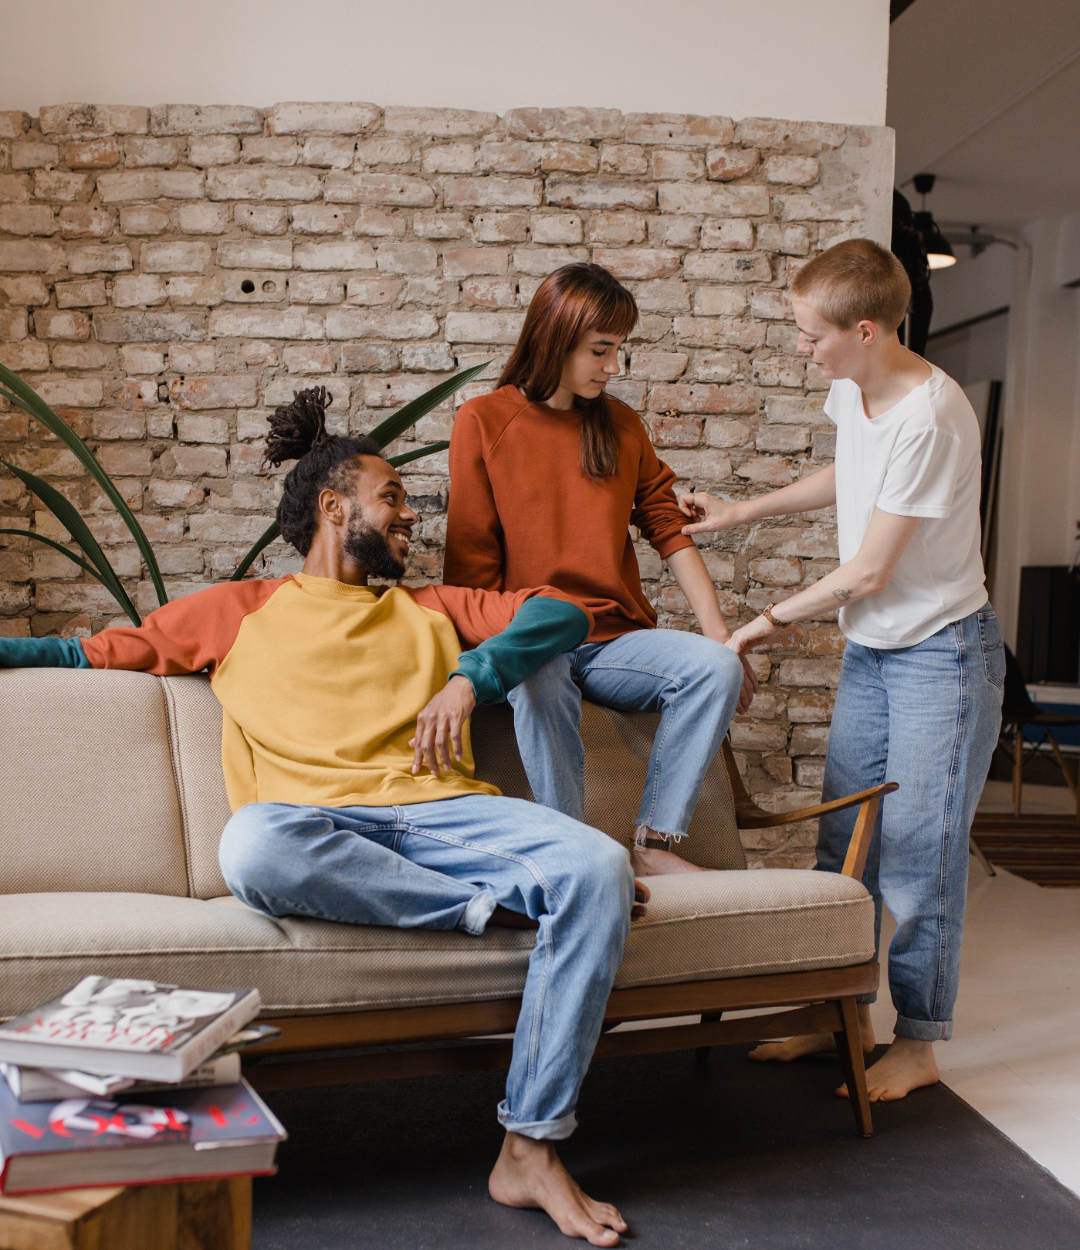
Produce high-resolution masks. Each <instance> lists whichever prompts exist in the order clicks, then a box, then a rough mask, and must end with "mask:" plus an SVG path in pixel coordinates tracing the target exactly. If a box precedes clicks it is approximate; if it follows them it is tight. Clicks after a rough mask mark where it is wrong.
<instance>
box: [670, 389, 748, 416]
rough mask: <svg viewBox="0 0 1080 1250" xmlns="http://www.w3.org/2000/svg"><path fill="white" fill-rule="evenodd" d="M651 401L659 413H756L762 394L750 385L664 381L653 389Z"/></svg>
mask: <svg viewBox="0 0 1080 1250" xmlns="http://www.w3.org/2000/svg"><path fill="white" fill-rule="evenodd" d="M651 404H652V407H653V408H654V409H655V410H656V411H657V412H668V411H671V412H700V413H714V412H736V413H742V412H756V411H757V405H758V397H757V391H756V390H755V389H754V388H753V387H750V386H718V385H714V384H711V383H688V382H674V383H669V382H662V383H657V384H656V385H655V386H654V387H653V388H652V398H651Z"/></svg>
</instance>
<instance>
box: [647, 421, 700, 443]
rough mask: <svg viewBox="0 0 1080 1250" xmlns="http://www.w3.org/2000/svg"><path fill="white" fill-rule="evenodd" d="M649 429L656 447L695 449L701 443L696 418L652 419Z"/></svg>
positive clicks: (698, 422)
mask: <svg viewBox="0 0 1080 1250" xmlns="http://www.w3.org/2000/svg"><path fill="white" fill-rule="evenodd" d="M649 428H650V430H651V432H652V441H653V443H654V444H655V445H656V446H657V447H696V446H697V445H698V443H700V442H701V421H700V420H698V418H696V417H654V418H653V419H652V421H651V422H650V423H649Z"/></svg>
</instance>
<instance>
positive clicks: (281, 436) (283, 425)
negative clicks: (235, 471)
mask: <svg viewBox="0 0 1080 1250" xmlns="http://www.w3.org/2000/svg"><path fill="white" fill-rule="evenodd" d="M333 402H334V397H333V395H331V394H330V392H329V391H328V390H327V389H326V387H325V386H311V387H308V389H307V390H304V391H294V392H293V400H292V403H291V404H279V405H278V407H277V408H276V409H275V411H274V415H273V416H272V417H271V418H270V433H269V434H268V435H267V438H266V458H267V460H269V461H270V463H271V464H272V465H279V464H282V463H283V462H284V461H286V460H299V459H300V457H301V456H302V455H304V454H305V452H308V451H310V450H311V448H312V447H314V446H315V445H316V443H321V442H323V441H324V440H325V439H326V438H327V437H328V435H327V433H326V410H327V408H329V407H330V405H331V404H332V403H333Z"/></svg>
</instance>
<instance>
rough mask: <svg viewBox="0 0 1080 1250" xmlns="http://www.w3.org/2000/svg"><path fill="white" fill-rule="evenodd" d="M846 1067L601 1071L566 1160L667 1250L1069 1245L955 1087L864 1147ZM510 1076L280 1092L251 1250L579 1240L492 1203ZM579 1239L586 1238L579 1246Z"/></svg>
mask: <svg viewBox="0 0 1080 1250" xmlns="http://www.w3.org/2000/svg"><path fill="white" fill-rule="evenodd" d="M837 1084H839V1070H838V1067H837V1064H836V1062H835V1060H827V1059H824V1058H823V1059H814V1060H806V1061H803V1062H801V1063H797V1064H790V1065H782V1066H781V1065H775V1066H774V1065H771V1064H769V1065H765V1064H754V1063H750V1062H749V1061H748V1060H747V1059H746V1058H745V1048H743V1047H739V1048H725V1049H717V1050H714V1051H713V1052H712V1056H711V1058H710V1062H709V1065H708V1068H707V1069H706V1070H705V1071H702V1070H700V1069H699V1068H698V1067H697V1066H696V1064H695V1061H694V1056H693V1055H692V1054H674V1055H648V1056H643V1057H635V1058H632V1059H609V1060H605V1061H602V1062H598V1063H596V1064H595V1065H594V1067H593V1070H592V1072H591V1073H590V1074H589V1078H588V1080H587V1081H586V1084H585V1089H584V1092H583V1096H582V1101H581V1106H580V1107H579V1118H580V1121H581V1127H580V1128H579V1129H578V1132H577V1133H576V1134H575V1135H574V1137H573V1138H571V1139H570V1140H569V1141H568V1142H566V1143H564V1146H563V1149H562V1153H563V1157H564V1159H565V1161H566V1163H567V1165H568V1166H569V1168H570V1170H571V1172H572V1173H573V1174H574V1175H575V1176H576V1177H577V1179H578V1180H579V1181H580V1182H581V1183H582V1185H583V1186H584V1188H585V1190H586V1191H587V1192H588V1193H591V1194H592V1195H593V1196H594V1197H597V1198H601V1199H603V1200H606V1201H610V1202H614V1203H615V1204H616V1205H617V1206H618V1207H619V1208H620V1210H621V1211H622V1213H623V1216H624V1217H625V1218H626V1219H627V1220H629V1222H630V1228H631V1232H630V1236H629V1237H628V1238H627V1244H628V1245H639V1246H643V1247H644V1246H649V1247H656V1250H681V1248H682V1247H686V1248H687V1250H713V1248H714V1247H715V1248H719V1247H725V1248H727V1247H750V1248H752V1250H774V1248H775V1250H798V1248H801V1247H808V1248H813V1250H819V1248H820V1250H826V1248H828V1250H847V1248H848V1247H851V1248H852V1250H854V1248H855V1247H858V1250H866V1247H868V1246H870V1247H873V1250H900V1248H901V1247H903V1248H904V1250H944V1248H948V1250H966V1248H968V1247H970V1248H971V1250H1028V1248H1029V1247H1030V1248H1031V1250H1036V1248H1037V1250H1057V1247H1062V1248H1065V1247H1070V1248H1072V1247H1077V1246H1080V1199H1078V1198H1077V1197H1075V1196H1074V1195H1073V1194H1072V1193H1071V1192H1070V1191H1069V1190H1067V1189H1066V1188H1065V1187H1064V1186H1062V1185H1061V1184H1059V1183H1058V1182H1057V1181H1056V1180H1054V1178H1053V1177H1052V1176H1050V1174H1049V1173H1048V1172H1046V1171H1045V1170H1044V1169H1043V1168H1041V1167H1040V1166H1039V1165H1038V1164H1037V1163H1035V1162H1033V1161H1032V1160H1031V1159H1030V1158H1029V1157H1028V1156H1027V1155H1025V1154H1024V1153H1023V1152H1022V1151H1021V1150H1019V1149H1018V1148H1017V1147H1016V1146H1014V1145H1013V1144H1012V1143H1011V1142H1010V1141H1009V1140H1008V1139H1007V1138H1005V1137H1004V1136H1003V1135H1002V1134H1001V1133H999V1132H998V1131H997V1129H995V1128H994V1127H993V1126H992V1125H990V1124H988V1123H987V1121H985V1120H984V1119H983V1118H982V1117H981V1116H980V1115H978V1114H977V1113H976V1112H975V1111H973V1110H972V1109H971V1108H970V1107H969V1106H968V1105H967V1104H966V1103H965V1102H963V1101H962V1100H961V1099H959V1098H958V1097H956V1095H955V1094H953V1093H952V1092H951V1091H950V1090H948V1089H946V1088H945V1087H944V1086H940V1085H939V1086H937V1087H936V1088H934V1089H931V1090H921V1091H919V1092H917V1093H916V1094H913V1095H912V1096H910V1097H909V1098H907V1099H905V1100H904V1101H902V1102H898V1103H891V1104H889V1105H885V1106H878V1107H876V1108H875V1111H874V1125H875V1136H874V1137H873V1138H872V1139H870V1140H863V1139H861V1138H859V1137H857V1136H856V1135H855V1131H854V1124H853V1120H852V1117H851V1113H850V1110H849V1108H848V1106H847V1104H846V1103H845V1102H843V1101H841V1100H840V1099H838V1098H836V1097H834V1096H833V1094H832V1092H831V1091H832V1090H833V1088H834V1087H835V1086H836V1085H837ZM501 1089H502V1077H501V1074H498V1073H490V1074H489V1073H483V1074H478V1075H467V1076H455V1077H440V1078H425V1079H422V1080H412V1081H396V1082H381V1083H377V1084H370V1085H361V1086H353V1087H337V1088H332V1089H315V1090H300V1091H290V1092H287V1093H275V1094H270V1095H268V1096H267V1101H268V1102H269V1103H270V1104H271V1106H272V1107H273V1108H274V1110H275V1111H276V1112H277V1113H278V1115H279V1116H280V1117H281V1119H282V1120H283V1122H284V1123H285V1126H286V1127H287V1128H288V1130H289V1133H290V1140H289V1141H288V1142H287V1143H286V1144H285V1145H284V1146H283V1147H282V1148H281V1151H280V1154H279V1163H280V1171H279V1173H278V1175H277V1176H276V1177H273V1178H267V1179H264V1180H259V1181H257V1182H256V1186H255V1229H254V1240H253V1247H254V1250H360V1248H361V1247H363V1248H364V1250H373V1248H376V1247H377V1248H378V1250H396V1248H397V1247H402V1248H405V1247H407V1248H408V1250H508V1248H509V1247H513V1250H533V1248H536V1250H540V1248H545V1250H546V1248H549V1247H550V1248H551V1250H555V1248H556V1247H559V1248H565V1247H566V1246H567V1245H569V1244H570V1243H569V1242H568V1241H567V1239H566V1238H564V1237H563V1236H562V1235H561V1234H560V1233H559V1232H558V1231H557V1230H556V1229H555V1227H554V1225H552V1224H551V1223H549V1221H548V1220H547V1218H546V1217H545V1216H543V1215H541V1214H539V1213H537V1212H529V1211H509V1210H506V1209H505V1208H503V1207H500V1206H498V1205H496V1204H495V1203H493V1202H492V1201H491V1200H490V1199H489V1198H488V1196H487V1190H486V1180H487V1174H488V1171H489V1169H490V1167H491V1164H492V1162H493V1161H494V1159H495V1156H496V1154H497V1153H498V1149H499V1143H500V1140H501V1130H500V1129H499V1127H498V1125H497V1123H496V1122H495V1118H494V1107H495V1104H496V1103H497V1101H498V1099H499V1098H500V1097H501ZM578 1244H584V1243H578Z"/></svg>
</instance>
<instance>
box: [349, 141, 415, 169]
mask: <svg viewBox="0 0 1080 1250" xmlns="http://www.w3.org/2000/svg"><path fill="white" fill-rule="evenodd" d="M416 156H417V150H416V144H415V143H414V142H413V141H412V139H411V138H406V139H387V138H382V137H380V138H378V139H361V140H360V141H359V142H358V143H357V144H356V155H355V157H354V158H353V159H354V163H355V164H356V165H357V166H361V167H363V166H366V165H409V164H411V163H412V162H413V161H414V160H416Z"/></svg>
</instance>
